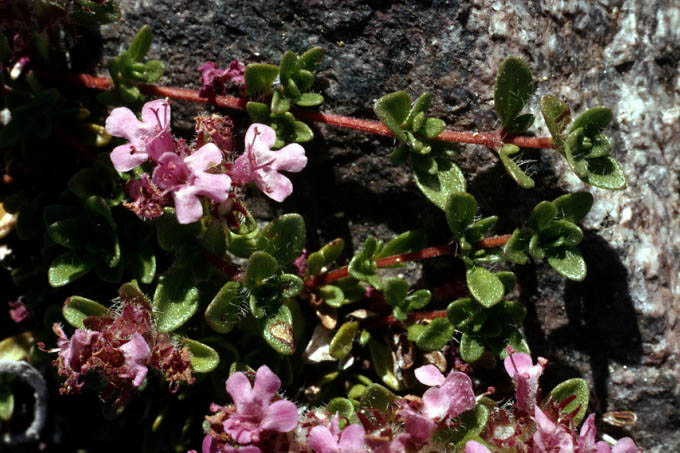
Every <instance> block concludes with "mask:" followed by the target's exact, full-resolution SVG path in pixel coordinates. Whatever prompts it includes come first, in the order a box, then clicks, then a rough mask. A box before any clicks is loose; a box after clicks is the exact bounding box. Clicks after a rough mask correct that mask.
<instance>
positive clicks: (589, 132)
mask: <svg viewBox="0 0 680 453" xmlns="http://www.w3.org/2000/svg"><path fill="white" fill-rule="evenodd" d="M611 120H612V111H611V110H610V109H608V108H606V107H595V108H592V109H589V110H586V111H585V112H583V113H582V114H581V115H579V117H578V118H576V119H575V120H574V124H572V125H571V128H569V132H570V133H571V132H573V131H575V130H576V129H580V128H583V133H584V135H585V136H586V137H595V136H596V135H597V134H599V133H600V132H602V131H603V130H605V129H606V128H607V126H608V125H609V123H610V122H611Z"/></svg>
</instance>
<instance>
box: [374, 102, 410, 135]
mask: <svg viewBox="0 0 680 453" xmlns="http://www.w3.org/2000/svg"><path fill="white" fill-rule="evenodd" d="M410 108H411V96H409V95H408V93H406V92H405V91H396V92H394V93H390V94H386V95H385V96H383V97H381V98H380V99H378V100H377V101H375V104H374V106H373V111H374V112H375V115H376V116H377V117H378V119H380V121H382V122H383V123H385V125H386V126H387V127H388V128H389V129H390V130H391V131H392V133H393V134H394V136H395V137H397V139H399V141H400V142H402V143H404V142H406V141H407V139H406V135H405V134H404V131H403V130H402V128H401V124H402V123H403V122H404V120H405V119H406V117H407V115H408V113H409V110H410Z"/></svg>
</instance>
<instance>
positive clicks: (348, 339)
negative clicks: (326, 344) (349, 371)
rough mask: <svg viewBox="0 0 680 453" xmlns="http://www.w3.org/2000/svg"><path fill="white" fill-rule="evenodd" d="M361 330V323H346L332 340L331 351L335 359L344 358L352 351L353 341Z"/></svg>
mask: <svg viewBox="0 0 680 453" xmlns="http://www.w3.org/2000/svg"><path fill="white" fill-rule="evenodd" d="M358 331H359V323H358V322H355V321H350V322H346V323H344V324H343V325H342V326H340V328H339V329H338V331H337V332H336V333H335V335H334V336H333V339H332V340H331V344H330V348H329V353H330V355H331V356H332V357H333V358H334V359H338V360H340V359H342V358H344V357H345V356H346V355H347V354H349V353H350V352H351V351H352V343H353V342H354V338H355V337H356V335H357V332H358Z"/></svg>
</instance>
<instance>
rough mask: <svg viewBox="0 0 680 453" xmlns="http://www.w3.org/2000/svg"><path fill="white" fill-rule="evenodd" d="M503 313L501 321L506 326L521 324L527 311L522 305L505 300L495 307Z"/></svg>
mask: <svg viewBox="0 0 680 453" xmlns="http://www.w3.org/2000/svg"><path fill="white" fill-rule="evenodd" d="M497 306H498V307H500V310H501V311H502V313H503V320H504V321H505V322H507V323H508V324H522V322H524V318H526V316H527V309H526V307H525V306H524V304H521V303H519V302H515V301H511V300H506V301H503V303H502V304H499V305H497Z"/></svg>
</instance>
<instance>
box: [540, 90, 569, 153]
mask: <svg viewBox="0 0 680 453" xmlns="http://www.w3.org/2000/svg"><path fill="white" fill-rule="evenodd" d="M541 113H542V114H543V119H544V120H545V124H546V126H548V130H549V131H550V135H552V138H553V142H554V143H555V146H556V147H557V149H563V147H564V136H563V133H564V130H565V129H566V128H567V125H569V123H570V122H571V110H570V109H569V106H568V105H567V104H566V103H564V102H562V101H561V100H559V99H558V98H556V97H555V96H551V95H546V96H543V97H542V98H541Z"/></svg>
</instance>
